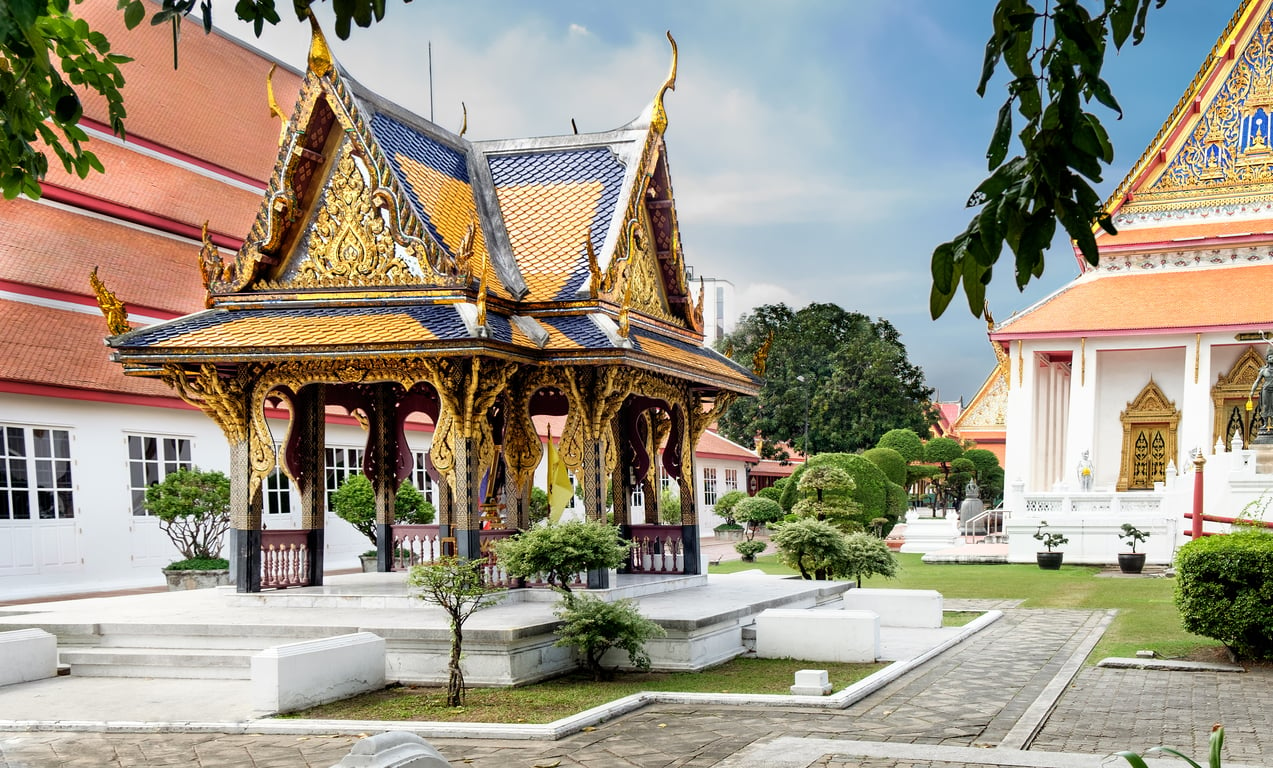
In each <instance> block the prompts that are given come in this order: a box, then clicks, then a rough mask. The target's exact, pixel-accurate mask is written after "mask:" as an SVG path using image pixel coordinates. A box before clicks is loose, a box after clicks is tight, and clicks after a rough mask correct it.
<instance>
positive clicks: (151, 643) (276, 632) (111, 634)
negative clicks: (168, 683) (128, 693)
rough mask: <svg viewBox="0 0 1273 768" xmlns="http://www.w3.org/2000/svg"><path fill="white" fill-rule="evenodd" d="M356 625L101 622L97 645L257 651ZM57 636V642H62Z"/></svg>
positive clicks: (342, 631)
mask: <svg viewBox="0 0 1273 768" xmlns="http://www.w3.org/2000/svg"><path fill="white" fill-rule="evenodd" d="M357 631H359V628H358V627H356V626H349V625H345V626H340V625H323V626H305V625H288V626H281V625H277V624H259V625H254V624H238V625H235V626H234V627H233V628H230V627H225V626H222V625H215V624H154V623H150V624H147V623H138V624H101V625H99V626H98V633H97V635H96V638H97V642H96V643H94V644H93V647H96V648H166V649H172V650H202V651H217V650H229V651H233V650H247V651H253V652H255V651H260V650H263V649H265V648H269V647H271V646H275V645H282V644H284V643H295V642H299V641H301V640H315V639H318V638H322V637H333V636H335V635H347V634H350V633H353V632H357ZM61 644H62V643H61V637H60V636H59V645H61Z"/></svg>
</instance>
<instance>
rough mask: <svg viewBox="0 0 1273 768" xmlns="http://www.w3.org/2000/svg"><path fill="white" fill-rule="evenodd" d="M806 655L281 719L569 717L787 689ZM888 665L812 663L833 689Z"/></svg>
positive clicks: (374, 696)
mask: <svg viewBox="0 0 1273 768" xmlns="http://www.w3.org/2000/svg"><path fill="white" fill-rule="evenodd" d="M808 666H809V662H807V661H793V660H791V659H734V660H733V661H730V662H728V663H725V664H722V665H721V666H719V667H713V668H712V669H708V670H705V671H703V672H651V673H648V674H643V673H640V672H630V673H623V674H620V675H618V676H617V677H616V679H615V680H613V681H610V682H605V683H595V682H593V681H592V678H590V677H587V676H586V675H583V674H571V675H566V676H565V677H559V678H556V679H554V680H548V681H546V682H542V683H536V684H534V685H527V686H524V687H521V688H470V689H469V690H468V694H467V696H466V698H465V706H463V707H461V708H459V709H451V708H449V707H447V706H446V688H444V687H443V688H414V687H394V688H387V689H385V690H383V691H376V692H374V693H367V694H363V695H362V696H355V697H354V698H352V699H345V700H344V701H334V702H332V703H330V704H323V705H321V706H318V707H314V708H312V709H307V710H305V711H303V712H297V713H295V714H292V715H288V716H287V717H305V718H319V719H335V720H443V721H461V722H475V723H551V722H552V721H554V720H557V719H559V718H562V717H566V716H567V715H573V714H575V713H576V712H582V711H584V710H585V709H590V708H592V707H595V706H598V705H601V704H605V703H606V702H609V701H614V700H615V699H618V698H622V697H624V696H627V695H629V694H633V693H639V692H641V691H679V692H699V693H780V694H787V693H790V692H791V691H790V688H791V680H792V678H793V677H794V675H795V673H796V672H797V671H798V670H801V669H805V668H807V667H808ZM885 666H887V665H886V664H839V663H835V662H822V661H820V662H818V663H817V668H818V669H825V670H827V675H828V676H829V677H830V680H831V684H832V685H833V686H835V689H836V690H840V689H842V688H846V687H848V686H849V685H852V684H853V683H856V682H857V681H858V680H861V679H862V678H864V677H866V676H867V675H870V674H871V673H873V672H875V671H876V670H879V669H882V668H883V667H885Z"/></svg>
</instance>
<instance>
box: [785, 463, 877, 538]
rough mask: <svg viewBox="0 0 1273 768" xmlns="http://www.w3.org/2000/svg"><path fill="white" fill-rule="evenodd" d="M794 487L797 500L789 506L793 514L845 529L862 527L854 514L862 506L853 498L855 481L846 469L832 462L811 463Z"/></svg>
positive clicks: (856, 513)
mask: <svg viewBox="0 0 1273 768" xmlns="http://www.w3.org/2000/svg"><path fill="white" fill-rule="evenodd" d="M796 487H797V488H798V490H799V493H800V500H799V501H797V502H796V503H795V504H794V505H793V506H792V508H791V511H792V512H794V513H795V514H797V515H799V516H801V517H812V518H813V519H815V520H826V521H827V522H829V523H831V524H832V525H834V526H835V527H837V528H839V529H840V530H845V531H847V530H853V529H855V528H860V527H861V522H860V521H858V520H857V519H855V518H856V517H857V516H858V514H859V513H860V512H861V509H862V507H861V505H859V504H858V503H857V502H856V501H854V500H853V491H854V490H856V489H857V483H856V482H855V481H854V480H853V478H852V477H851V476H850V475H849V473H848V472H846V471H844V470H843V469H840V468H839V467H837V466H835V465H833V464H819V465H817V466H812V467H809V470H808V471H807V472H805V473H803V474H802V475H801V476H800V482H799V483H797V486H796Z"/></svg>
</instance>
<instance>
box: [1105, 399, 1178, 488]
mask: <svg viewBox="0 0 1273 768" xmlns="http://www.w3.org/2000/svg"><path fill="white" fill-rule="evenodd" d="M1118 420H1119V421H1121V422H1122V423H1123V451H1122V456H1123V459H1122V468H1121V469H1120V470H1119V473H1118V486H1117V488H1118V490H1120V491H1126V490H1150V489H1152V488H1153V482H1154V481H1159V480H1164V479H1165V478H1166V467H1167V465H1168V464H1170V463H1172V462H1174V461H1175V460H1176V430H1177V427H1178V426H1179V425H1180V411H1179V410H1178V409H1177V408H1176V404H1175V403H1173V402H1172V401H1170V400H1168V399H1167V396H1166V395H1165V394H1163V391H1162V390H1161V389H1159V388H1158V385H1157V384H1156V383H1154V380H1153V377H1150V379H1149V383H1148V384H1146V385H1145V388H1144V389H1142V390H1141V391H1140V394H1138V395H1136V397H1135V399H1133V400H1131V401H1130V402H1128V403H1127V410H1125V411H1123V412H1122V413H1120V414H1119V415H1118ZM1155 428H1157V430H1155ZM1141 430H1155V431H1158V430H1160V431H1161V434H1162V436H1163V438H1164V439H1163V442H1164V445H1163V449H1164V454H1163V456H1162V458H1161V460H1160V461H1159V462H1156V463H1155V464H1154V465H1153V466H1152V467H1151V469H1150V470H1149V473H1148V474H1149V485H1137V486H1136V487H1134V488H1133V487H1132V486H1131V480H1132V477H1133V474H1134V472H1133V470H1134V465H1135V462H1136V445H1135V440H1136V435H1137V434H1138V433H1139V432H1140V431H1141Z"/></svg>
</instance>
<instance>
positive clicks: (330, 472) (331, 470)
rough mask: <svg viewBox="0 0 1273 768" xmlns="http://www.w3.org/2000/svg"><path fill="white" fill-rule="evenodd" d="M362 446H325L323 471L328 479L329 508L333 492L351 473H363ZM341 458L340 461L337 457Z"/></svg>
mask: <svg viewBox="0 0 1273 768" xmlns="http://www.w3.org/2000/svg"><path fill="white" fill-rule="evenodd" d="M362 457H363V449H362V448H350V447H348V446H343V445H328V446H324V447H323V472H324V473H326V474H325V475H324V478H325V479H326V481H327V488H326V490H327V509H328V511H331V508H332V494H334V493H336V489H337V488H339V487H340V484H341V483H343V482H345V481H346V480H348V479H349V476H350V475H358V474H362ZM337 458H339V461H336V459H337Z"/></svg>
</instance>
